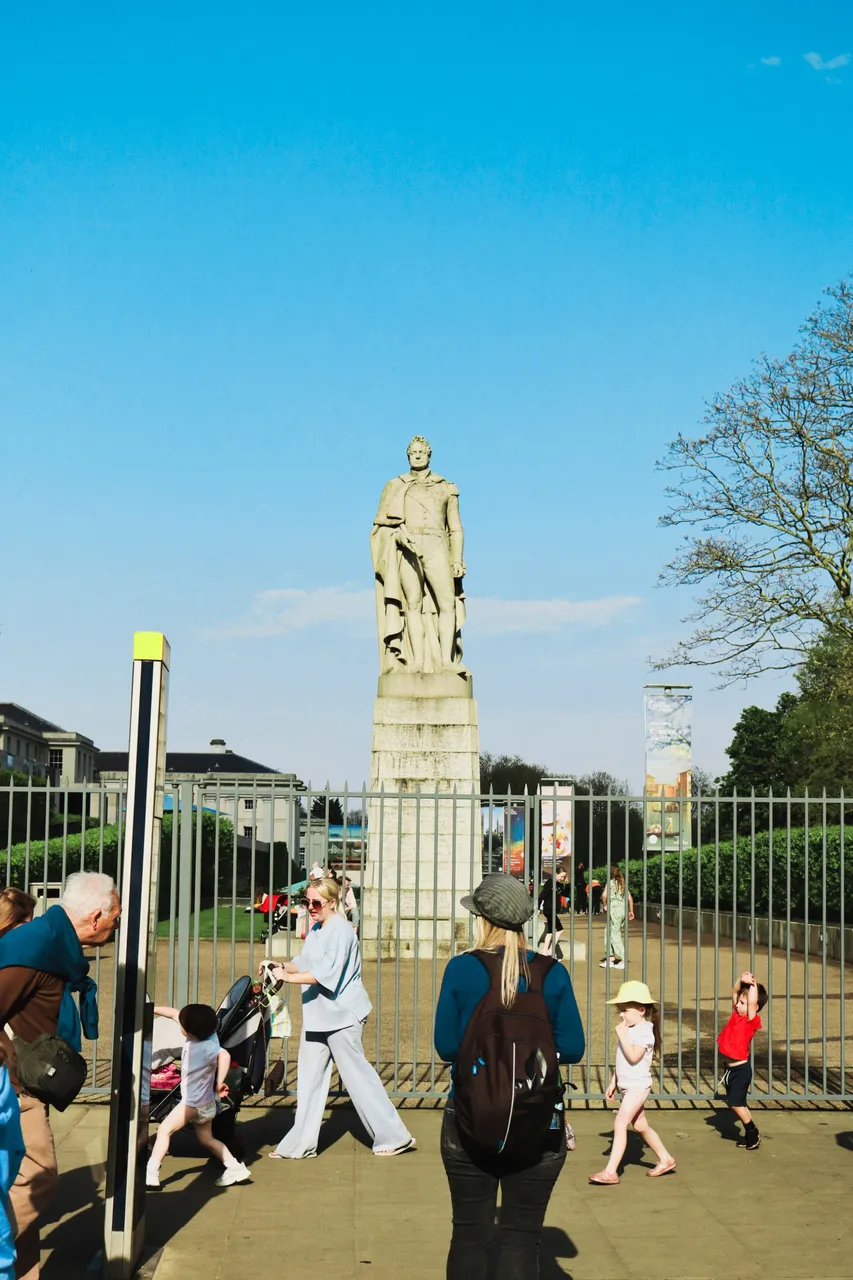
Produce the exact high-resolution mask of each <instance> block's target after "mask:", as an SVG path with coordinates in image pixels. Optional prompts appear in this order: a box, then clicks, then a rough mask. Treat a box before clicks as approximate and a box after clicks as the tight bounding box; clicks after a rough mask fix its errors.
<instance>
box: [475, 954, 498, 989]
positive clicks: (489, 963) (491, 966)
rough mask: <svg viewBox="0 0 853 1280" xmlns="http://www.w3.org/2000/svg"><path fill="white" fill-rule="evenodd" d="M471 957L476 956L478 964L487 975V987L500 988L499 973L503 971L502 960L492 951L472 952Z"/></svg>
mask: <svg viewBox="0 0 853 1280" xmlns="http://www.w3.org/2000/svg"><path fill="white" fill-rule="evenodd" d="M471 955H473V956H476V957H477V959H478V960H479V961H480V964H481V965H482V966H483V968H484V969H485V970H486V973H487V974H488V975H489V987H490V988H491V987H498V988H499V987H500V985H501V972H502V970H503V958H502V957H501V956H499V955H496V954H495V952H494V951H472V952H471Z"/></svg>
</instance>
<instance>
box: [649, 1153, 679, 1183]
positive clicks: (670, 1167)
mask: <svg viewBox="0 0 853 1280" xmlns="http://www.w3.org/2000/svg"><path fill="white" fill-rule="evenodd" d="M665 1173H675V1161H674V1160H673V1158H672V1156H670V1157H669V1159H668V1160H661V1161H659V1162H658V1164H656V1165H655V1167H654V1169H649V1171H648V1172H647V1174H646V1177H647V1178H662V1177H663V1175H664V1174H665Z"/></svg>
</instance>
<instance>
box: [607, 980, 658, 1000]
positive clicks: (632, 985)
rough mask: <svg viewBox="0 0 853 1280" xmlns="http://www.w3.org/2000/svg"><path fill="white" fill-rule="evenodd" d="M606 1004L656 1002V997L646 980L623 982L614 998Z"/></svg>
mask: <svg viewBox="0 0 853 1280" xmlns="http://www.w3.org/2000/svg"><path fill="white" fill-rule="evenodd" d="M604 1003H605V1004H654V1003H655V999H654V996H653V995H652V993H651V991H649V989H648V987H647V986H646V984H645V982H623V983H622V986H621V987H620V988H619V990H618V991H617V993H616V996H615V998H614V999H613V1000H605V1002H604Z"/></svg>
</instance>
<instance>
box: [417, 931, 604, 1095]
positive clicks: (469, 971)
mask: <svg viewBox="0 0 853 1280" xmlns="http://www.w3.org/2000/svg"><path fill="white" fill-rule="evenodd" d="M535 954H536V953H535V952H533V951H528V953H527V959H528V961H530V960H532V959H533V957H534V955H535ZM488 989H489V975H488V973H487V972H486V968H485V965H483V964H482V962H481V961H479V960H478V959H477V957H476V956H475V955H472V954H471V953H470V952H466V953H465V955H461V956H454V958H453V959H452V960H451V961H449V963H448V965H447V968H446V969H445V970H444V977H443V979H442V982H441V991H440V992H439V996H438V1005H437V1007H436V1010H435V1036H434V1039H435V1051H436V1053H437V1054H438V1056H439V1057H440V1058H443V1059H444V1061H445V1062H451V1063H454V1064H455V1062H456V1059H457V1057H458V1055H459V1048H460V1046H461V1044H462V1037H463V1036H464V1034H465V1028H466V1027H467V1026H468V1022H469V1020H470V1018H471V1014H472V1013H473V1012H474V1010H475V1009H476V1007H477V1005H478V1004H479V1003H480V1001H481V1000H482V999H483V996H484V995H485V994H486V992H487V991H488ZM519 989H520V990H522V991H524V990H526V985H525V983H524V979H523V978H522V980H521V985H520V988H519ZM542 994H543V996H544V997H545V1004H546V1005H547V1006H548V1016H549V1017H550V1019H551V1026H552V1027H553V1029H554V1041H555V1043H556V1045H557V1053H558V1054H559V1055H560V1061H561V1062H580V1060H581V1058H582V1057H583V1054H584V1047H585V1041H584V1034H583V1026H582V1025H581V1016H580V1013H579V1012H578V1006H577V1001H576V1000H575V993H574V991H573V990H572V980H571V978H570V977H569V975H568V973H567V971H566V970H565V969H564V968H563V966H562V965H561V964H555V965H552V967H551V969H550V971H549V973H548V976H547V977H546V978H545V981H544V983H543V984H542ZM450 1092H451V1095H452V1093H453V1089H452V1088H451V1091H450Z"/></svg>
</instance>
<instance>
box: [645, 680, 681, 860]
mask: <svg viewBox="0 0 853 1280" xmlns="http://www.w3.org/2000/svg"><path fill="white" fill-rule="evenodd" d="M643 692H644V697H645V721H646V788H645V790H646V795H647V796H650V797H658V798H657V799H649V800H648V801H647V802H646V849H647V850H648V852H649V853H660V852H661V850H663V851H664V852H666V851H668V850H672V849H678V848H679V847H681V848H687V847H688V846H689V845H690V802H689V796H690V785H691V769H692V708H693V692H692V689H691V687H690V686H689V685H682V686H673V685H646V686H645V689H644V691H643Z"/></svg>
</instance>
